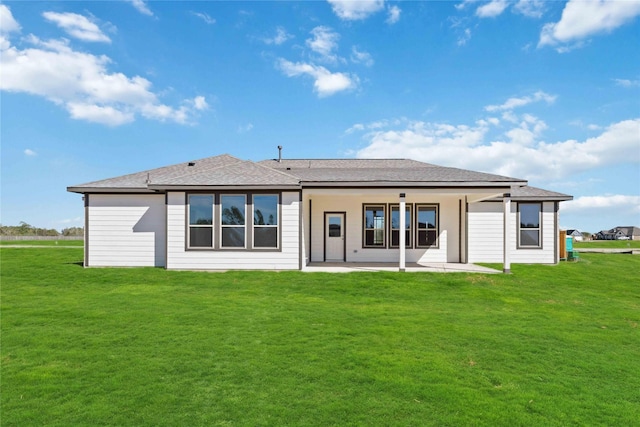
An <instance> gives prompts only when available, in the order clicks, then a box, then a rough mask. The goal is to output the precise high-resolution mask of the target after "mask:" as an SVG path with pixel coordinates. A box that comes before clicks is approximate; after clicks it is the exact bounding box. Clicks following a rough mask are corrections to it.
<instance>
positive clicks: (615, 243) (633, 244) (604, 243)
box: [573, 240, 640, 249]
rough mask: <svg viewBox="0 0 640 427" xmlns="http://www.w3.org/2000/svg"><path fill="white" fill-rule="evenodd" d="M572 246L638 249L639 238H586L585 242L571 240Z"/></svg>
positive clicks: (639, 244) (578, 247)
mask: <svg viewBox="0 0 640 427" xmlns="http://www.w3.org/2000/svg"><path fill="white" fill-rule="evenodd" d="M573 247H574V248H576V249H580V248H598V249H602V248H604V249H627V248H633V249H640V240H588V241H585V242H575V241H574V242H573Z"/></svg>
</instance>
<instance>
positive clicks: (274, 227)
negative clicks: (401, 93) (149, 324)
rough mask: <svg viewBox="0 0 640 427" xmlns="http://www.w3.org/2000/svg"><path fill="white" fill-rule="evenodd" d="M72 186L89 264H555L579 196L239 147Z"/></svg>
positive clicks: (518, 182) (444, 171)
mask: <svg viewBox="0 0 640 427" xmlns="http://www.w3.org/2000/svg"><path fill="white" fill-rule="evenodd" d="M68 191H71V192H75V193H81V194H83V195H84V204H85V233H86V235H85V259H84V262H85V266H88V267H93V266H161V267H165V268H167V269H194V270H196V269H197V270H202V269H210V270H216V269H263V270H264V269H276V270H304V268H305V267H306V266H307V265H309V264H310V263H326V262H358V263H379V262H394V263H396V262H399V265H402V263H403V262H404V261H406V262H408V263H421V262H423V263H430V262H437V263H476V262H492V263H494V262H502V263H503V264H504V265H505V270H508V268H507V267H506V266H507V265H509V263H510V262H514V263H542V264H554V263H557V262H558V261H559V234H560V233H559V226H558V224H559V204H560V202H561V201H564V200H570V199H572V196H569V195H566V194H561V193H555V192H552V191H547V190H542V189H539V188H535V187H529V186H528V185H527V182H526V181H525V180H522V179H517V178H509V177H505V176H500V175H493V174H487V173H481V172H474V171H470V170H464V169H456V168H450V167H442V166H437V165H432V164H427V163H422V162H418V161H414V160H405V159H386V160H385V159H375V160H374V159H371V160H365V159H342V160H322V159H298V160H290V159H281V158H280V159H274V160H264V161H261V162H252V161H245V160H240V159H237V158H235V157H232V156H229V155H220V156H215V157H209V158H206V159H202V160H197V161H191V162H184V163H180V164H176V165H172V166H166V167H162V168H158V169H153V170H149V171H142V172H138V173H133V174H130V175H124V176H120V177H115V178H110V179H105V180H101V181H95V182H90V183H87V184H81V185H75V186H71V187H68ZM403 229H404V232H402V230H403ZM505 248H506V251H505ZM400 268H401V267H400Z"/></svg>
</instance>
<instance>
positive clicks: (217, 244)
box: [183, 190, 283, 252]
mask: <svg viewBox="0 0 640 427" xmlns="http://www.w3.org/2000/svg"><path fill="white" fill-rule="evenodd" d="M282 194H283V192H282V191H273V190H272V191H260V190H257V191H245V192H239V191H237V190H235V191H224V190H218V191H213V192H212V191H185V192H184V209H185V210H184V215H185V216H184V225H183V226H184V233H185V234H184V250H185V252H190V251H209V252H227V251H230V252H238V251H240V252H282ZM192 195H196V196H197V195H203V196H213V203H214V205H213V231H212V233H213V236H212V240H213V246H205V247H200V246H195V247H191V246H189V245H190V241H189V240H190V235H189V197H190V196H192ZM234 195H235V196H245V225H244V226H243V227H244V228H245V245H244V247H237V248H234V247H223V246H222V224H221V223H222V216H221V211H222V205H221V203H220V201H221V197H222V196H234ZM254 195H274V196H277V197H278V247H277V248H273V247H264V248H263V247H254V246H253V241H254V235H253V197H254ZM247 212H249V213H250V215H251V218H247ZM228 227H229V226H228ZM216 233H218V235H217V236H216Z"/></svg>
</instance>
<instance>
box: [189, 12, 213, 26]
mask: <svg viewBox="0 0 640 427" xmlns="http://www.w3.org/2000/svg"><path fill="white" fill-rule="evenodd" d="M191 13H192V14H193V15H194V16H197V17H198V18H200V19H202V20H203V21H204V22H205V24H208V25H213V24H215V23H216V20H215V18H212V17H211V16H209V14H208V13H204V12H191Z"/></svg>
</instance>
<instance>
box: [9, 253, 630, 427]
mask: <svg viewBox="0 0 640 427" xmlns="http://www.w3.org/2000/svg"><path fill="white" fill-rule="evenodd" d="M82 252H83V251H82V248H70V249H65V248H58V249H50V248H49V249H46V248H2V249H0V256H1V274H2V277H1V279H2V283H1V285H2V288H1V296H2V307H1V308H2V325H1V328H2V330H1V333H2V335H1V339H2V348H1V352H2V375H1V377H0V378H1V381H2V384H1V385H2V396H1V404H2V407H1V417H2V418H1V423H2V426H36V425H37V426H44V425H51V426H106V425H113V426H146V425H149V426H396V425H397V426H429V425H433V426H469V425H486V426H543V425H544V426H570V425H576V426H586V425H601V426H632V425H639V421H638V420H640V375H639V374H638V373H639V372H640V329H639V328H638V324H639V323H640V284H639V281H638V272H639V271H640V256H634V255H618V254H616V255H605V254H582V255H581V259H580V262H573V263H562V264H560V265H558V266H530V265H512V271H513V274H511V275H482V274H472V275H467V274H437V273H405V274H400V273H349V274H334V275H332V274H321V273H314V274H308V273H300V272H286V273H285V272H283V273H275V272H269V273H266V272H244V273H242V272H229V273H204V272H180V271H165V270H163V269H153V268H127V269H109V268H95V269H83V268H82V267H81V262H82Z"/></svg>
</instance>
